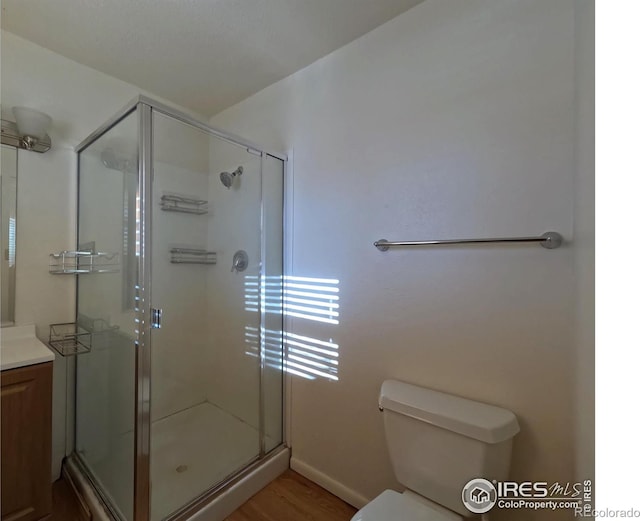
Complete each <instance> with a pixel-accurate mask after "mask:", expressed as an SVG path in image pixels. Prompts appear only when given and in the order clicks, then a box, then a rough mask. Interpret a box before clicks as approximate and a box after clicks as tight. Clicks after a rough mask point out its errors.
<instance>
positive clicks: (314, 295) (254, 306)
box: [244, 276, 340, 380]
mask: <svg viewBox="0 0 640 521" xmlns="http://www.w3.org/2000/svg"><path fill="white" fill-rule="evenodd" d="M244 284H245V310H246V311H254V312H258V311H259V309H260V305H259V304H260V303H262V306H263V309H264V310H265V313H267V314H269V313H272V314H284V315H286V316H290V317H296V318H298V319H303V320H310V321H313V322H321V323H324V324H331V325H336V324H339V320H338V318H339V316H340V312H339V311H338V309H339V308H340V305H339V304H338V301H339V300H340V296H339V293H340V281H339V280H338V279H323V278H312V277H289V276H285V277H280V276H275V277H265V278H264V281H263V284H262V293H261V292H260V287H261V286H260V281H259V278H258V276H246V277H245V283H244ZM259 333H260V331H259V330H258V328H256V327H249V326H247V327H245V342H246V343H247V345H248V348H247V351H246V354H247V355H249V356H253V357H258V356H259V353H260V351H259V349H258V347H259V343H260V334H259ZM262 337H263V339H264V352H265V363H266V364H267V365H269V366H271V367H274V368H278V369H279V368H280V367H281V365H283V366H284V370H285V371H286V372H288V373H290V374H293V375H296V376H300V377H302V378H306V379H308V380H313V379H315V378H326V379H328V380H338V350H339V346H338V344H336V343H334V342H333V341H332V339H331V338H330V337H329V338H327V339H319V338H311V337H308V336H303V335H297V334H294V333H289V332H287V333H284V334H283V332H282V331H277V330H272V329H264V331H263V334H262ZM281 343H282V345H283V346H284V349H285V360H284V362H283V361H282V360H281V357H280V345H281Z"/></svg>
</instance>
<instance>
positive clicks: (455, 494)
mask: <svg viewBox="0 0 640 521" xmlns="http://www.w3.org/2000/svg"><path fill="white" fill-rule="evenodd" d="M379 406H380V410H382V411H383V415H384V428H385V434H386V438H387V446H388V447H389V455H390V457H391V462H392V464H393V469H394V471H395V474H396V478H397V479H398V481H399V482H400V483H402V484H403V485H404V486H405V487H407V488H408V489H409V490H412V491H413V492H416V493H417V494H420V495H421V496H423V497H425V498H427V499H429V500H431V501H434V502H436V503H439V504H440V505H442V506H444V507H446V508H448V509H450V510H453V511H454V512H457V513H459V514H461V515H463V516H468V515H469V514H470V513H469V511H468V510H467V509H466V507H465V506H464V505H463V503H462V489H463V487H464V485H466V483H467V482H468V481H469V480H470V479H473V478H485V479H488V480H489V481H491V480H493V479H496V480H505V479H507V475H508V472H509V465H510V463H511V442H512V440H513V437H514V436H515V435H516V434H517V433H518V432H519V430H520V427H519V426H518V420H517V419H516V417H515V415H514V414H513V413H512V412H511V411H509V410H507V409H502V408H500V407H495V406H493V405H487V404H484V403H480V402H475V401H473V400H467V399H465V398H460V397H458V396H453V395H450V394H446V393H442V392H439V391H433V390H431V389H425V388H423V387H417V386H415V385H410V384H407V383H404V382H399V381H396V380H386V381H385V382H384V383H383V384H382V388H381V390H380V399H379Z"/></svg>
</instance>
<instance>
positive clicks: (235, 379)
mask: <svg viewBox="0 0 640 521" xmlns="http://www.w3.org/2000/svg"><path fill="white" fill-rule="evenodd" d="M209 154H210V155H209V158H210V170H211V184H210V186H209V191H208V199H209V205H210V212H211V214H212V221H211V226H210V228H209V241H210V244H211V245H212V246H213V247H214V249H215V251H216V253H217V265H216V267H215V269H212V270H210V271H209V273H208V278H207V286H208V291H209V292H210V294H211V295H215V297H214V298H212V299H211V304H210V305H211V308H210V313H209V317H210V320H209V323H208V324H207V327H208V336H209V338H210V339H211V342H212V343H213V344H214V345H215V346H216V348H215V349H210V350H209V351H208V356H207V358H206V364H207V375H208V378H207V379H206V395H207V399H208V400H209V401H210V402H211V403H213V404H215V405H217V406H219V407H220V408H222V409H224V410H226V411H227V412H230V413H231V414H234V415H235V416H238V417H239V418H241V419H242V420H243V421H245V422H246V423H248V424H249V425H251V426H253V427H255V428H258V420H259V417H258V413H259V403H258V397H259V385H260V382H259V364H258V359H257V356H258V344H257V340H258V326H259V324H260V314H259V311H258V306H257V305H252V304H251V303H252V302H255V301H257V295H255V294H254V293H253V292H254V291H257V282H258V280H257V277H256V276H255V273H258V270H259V262H260V204H259V201H260V195H261V194H260V182H259V181H258V182H256V180H259V176H260V157H259V156H254V155H250V154H247V151H246V149H245V148H240V147H233V146H230V145H229V144H228V143H226V142H223V141H219V140H211V144H210V150H209ZM238 166H242V167H243V169H244V171H243V173H242V176H240V177H236V178H235V179H234V183H233V185H232V186H231V188H230V189H227V188H225V187H224V186H223V185H222V183H221V182H220V179H219V173H220V172H223V171H228V172H233V171H234V170H235V169H236V168H237V167H238ZM238 250H245V251H246V252H247V254H248V257H249V266H248V268H247V270H246V271H244V272H233V273H232V272H231V267H232V260H233V254H234V253H235V252H236V251H238ZM253 284H256V285H255V286H254V285H253ZM254 297H255V298H254Z"/></svg>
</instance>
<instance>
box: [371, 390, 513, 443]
mask: <svg viewBox="0 0 640 521" xmlns="http://www.w3.org/2000/svg"><path fill="white" fill-rule="evenodd" d="M378 404H379V406H380V408H381V409H389V410H391V411H394V412H397V413H399V414H403V415H405V416H410V417H412V418H415V419H416V420H420V421H424V422H426V423H430V424H432V425H435V426H437V427H441V428H443V429H447V430H449V431H453V432H457V433H458V434H462V435H463V436H467V437H469V438H473V439H476V440H480V441H483V442H485V443H499V442H501V441H505V440H508V439H509V438H513V437H514V436H515V435H516V434H517V433H518V432H519V431H520V426H519V425H518V420H517V418H516V416H515V414H513V413H512V412H511V411H509V410H507V409H502V408H501V407H495V406H494V405H488V404H486V403H480V402H476V401H473V400H467V399H466V398H460V397H458V396H453V395H451V394H447V393H441V392H439V391H433V390H431V389H425V388H424V387H418V386H416V385H411V384H407V383H404V382H399V381H397V380H385V381H384V382H383V384H382V388H381V389H380V399H379V401H378Z"/></svg>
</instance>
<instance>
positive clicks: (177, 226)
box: [150, 111, 281, 521]
mask: <svg viewBox="0 0 640 521" xmlns="http://www.w3.org/2000/svg"><path fill="white" fill-rule="evenodd" d="M152 122H153V123H152V129H153V131H152V134H153V147H152V164H153V177H152V179H153V181H152V187H151V215H152V218H151V223H150V228H151V245H152V246H151V266H150V268H151V307H152V308H153V310H155V311H154V313H155V322H154V324H152V326H151V327H152V328H153V329H152V330H151V331H152V334H151V346H152V347H151V381H152V385H151V442H150V460H151V467H150V478H151V517H150V518H151V520H152V521H159V520H161V519H164V518H166V517H168V516H170V515H171V514H172V513H174V512H176V511H179V510H180V509H181V508H183V507H184V506H185V505H188V504H189V503H190V502H192V501H193V500H195V499H196V498H198V497H199V496H201V495H202V494H203V493H204V492H206V491H207V490H209V489H211V488H212V487H214V486H216V485H218V484H220V483H223V482H224V481H225V480H227V479H228V478H229V477H230V476H232V475H233V474H235V473H237V472H238V471H239V470H241V469H242V468H244V467H245V466H246V465H248V464H249V463H251V462H252V461H255V460H257V459H258V458H259V456H260V455H261V451H264V447H261V440H262V439H263V436H262V429H263V427H262V421H263V418H262V416H261V357H260V338H261V335H260V325H261V316H262V314H261V309H262V304H261V294H260V293H261V291H260V287H261V285H260V274H261V266H262V205H261V200H262V181H261V179H262V177H261V168H262V155H261V154H260V153H253V152H251V151H249V150H248V149H247V147H243V146H239V145H236V144H233V143H230V142H228V141H225V140H222V139H220V138H217V137H214V136H212V135H210V134H209V133H207V132H205V131H203V130H200V129H198V128H196V127H194V126H191V125H187V124H185V123H183V122H181V121H179V120H177V119H174V118H172V117H169V116H167V115H164V114H162V113H159V112H156V111H153V115H152ZM276 240H278V246H277V248H278V249H281V240H279V239H278V238H276Z"/></svg>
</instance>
